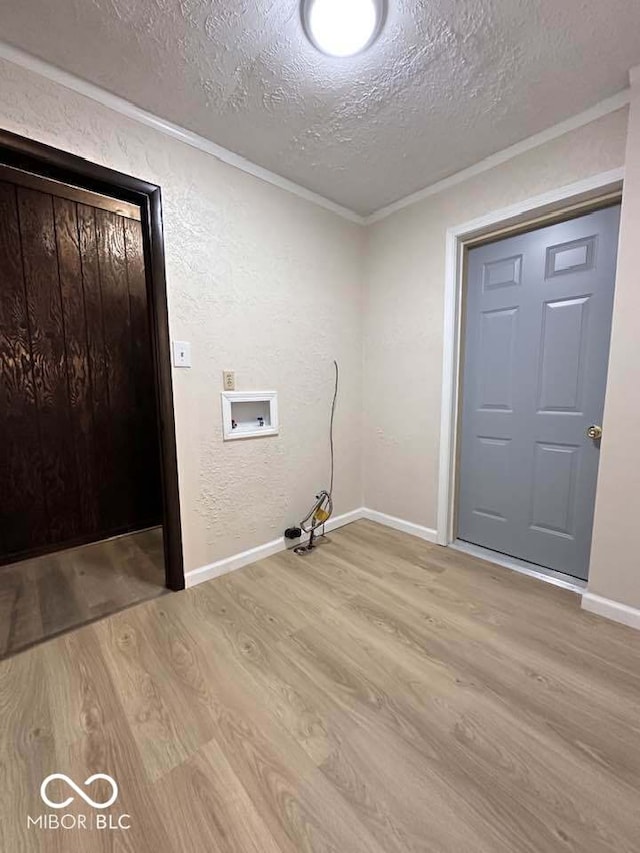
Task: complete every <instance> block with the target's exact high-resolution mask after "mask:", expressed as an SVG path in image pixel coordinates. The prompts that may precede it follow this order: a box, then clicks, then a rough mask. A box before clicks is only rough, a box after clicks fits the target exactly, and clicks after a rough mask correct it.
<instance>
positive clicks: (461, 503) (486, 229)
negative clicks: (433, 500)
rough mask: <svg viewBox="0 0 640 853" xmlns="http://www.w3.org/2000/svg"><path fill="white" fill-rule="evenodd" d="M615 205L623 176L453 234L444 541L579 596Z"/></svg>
mask: <svg viewBox="0 0 640 853" xmlns="http://www.w3.org/2000/svg"><path fill="white" fill-rule="evenodd" d="M620 197H621V175H619V174H617V173H607V174H606V175H602V176H596V177H595V178H594V179H592V180H590V181H589V182H582V183H581V184H578V185H574V186H572V187H567V188H565V189H564V190H560V191H558V193H557V194H555V197H550V196H544V197H540V198H538V199H533V200H531V201H530V202H525V203H523V204H522V205H519V206H518V207H517V208H511V209H509V210H508V211H501V212H500V211H499V212H497V213H496V214H493V215H491V216H489V217H486V218H484V219H483V220H477V221H476V222H472V223H468V224H467V225H466V226H460V227H459V228H457V229H452V231H450V232H449V234H448V244H449V245H448V248H449V252H448V276H447V317H446V325H445V335H448V336H449V338H448V339H447V337H445V368H444V376H443V412H442V446H441V469H440V492H439V494H440V504H439V519H438V541H439V543H440V544H443V545H454V547H462V548H472V549H476V550H479V549H482V550H483V556H485V557H486V558H487V557H488V558H491V556H492V555H493V558H494V559H495V561H496V562H500V563H502V564H505V561H506V562H507V563H508V562H509V561H511V562H512V563H513V566H512V568H514V569H516V570H517V571H525V572H528V573H531V574H534V575H535V576H537V577H539V576H541V575H545V574H546V576H548V577H549V578H550V579H551V580H552V581H556V582H557V581H558V580H559V581H560V583H561V585H562V579H563V578H566V580H567V582H568V583H569V585H571V583H572V582H573V583H574V585H576V588H577V587H578V586H579V585H580V584H581V582H583V581H584V580H586V578H587V575H588V561H589V550H590V541H591V527H592V521H593V506H594V503H595V487H596V476H597V466H598V459H599V442H600V436H599V434H598V432H599V428H600V427H601V424H602V411H603V407H604V391H605V384H606V372H607V362H608V352H609V340H610V333H611V313H612V304H613V286H614V281H615V265H616V259H617V257H616V256H617V228H618V218H619V203H620ZM583 232H584V233H583ZM583 421H584V423H583ZM587 421H588V423H587ZM527 567H530V568H529V569H528V568H527ZM575 579H579V580H577V581H575Z"/></svg>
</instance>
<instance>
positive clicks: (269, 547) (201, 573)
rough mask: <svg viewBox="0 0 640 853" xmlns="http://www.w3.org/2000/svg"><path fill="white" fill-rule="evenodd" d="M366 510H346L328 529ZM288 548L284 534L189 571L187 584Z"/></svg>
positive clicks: (237, 567) (330, 523)
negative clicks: (263, 543) (255, 546)
mask: <svg viewBox="0 0 640 853" xmlns="http://www.w3.org/2000/svg"><path fill="white" fill-rule="evenodd" d="M364 513H365V510H364V509H363V508H362V507H361V508H359V509H354V510H352V511H351V512H345V513H344V515H337V516H336V517H335V518H330V519H329V521H328V522H327V526H326V529H327V531H330V530H335V529H336V528H338V527H344V525H345V524H351V522H352V521H359V520H360V519H361V518H364V517H365V516H364ZM286 548H287V545H286V542H285V539H284V536H280V537H279V538H278V539H274V540H273V541H272V542H267V543H266V544H265V545H258V547H257V548H250V549H249V550H248V551H242V552H241V553H240V554H234V555H233V556H231V557H227V558H226V559H224V560H218V561H217V562H215V563H210V564H209V565H208V566H201V567H200V568H199V569H194V570H193V571H191V572H187V573H186V575H185V578H184V580H185V584H186V586H187V588H190V587H192V586H197V585H198V584H200V583H204V582H205V581H209V580H212V579H213V578H219V577H220V576H221V575H226V574H228V573H229V572H234V571H235V570H236V569H241V568H243V566H249V565H250V564H251V563H257V562H258V560H264V559H266V558H267V557H271V556H273V554H278V553H280V552H281V551H285V550H286Z"/></svg>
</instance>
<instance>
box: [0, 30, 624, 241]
mask: <svg viewBox="0 0 640 853" xmlns="http://www.w3.org/2000/svg"><path fill="white" fill-rule="evenodd" d="M0 59H4V60H6V61H8V62H11V63H13V64H14V65H18V66H20V67H21V68H24V69H26V70H27V71H31V72H33V73H35V74H39V75H40V76H41V77H45V78H46V79H48V80H51V81H52V82H54V83H58V84H59V85H61V86H64V87H65V88H67V89H71V90H72V91H74V92H76V93H77V94H79V95H84V97H86V98H90V99H91V100H93V101H96V102H97V103H99V104H102V106H104V107H107V108H108V109H111V110H113V111H114V112H117V113H120V115H123V116H125V117H127V118H129V119H132V120H133V121H137V122H140V123H141V124H144V125H146V126H147V127H150V128H152V129H153V130H156V131H158V132H159V133H163V134H165V136H170V137H171V138H173V139H176V140H178V141H179V142H183V143H185V144H186V145H190V146H191V147H192V148H197V149H198V150H199V151H204V152H205V153H207V154H210V155H211V156H212V157H215V158H216V159H217V160H220V161H221V162H222V163H226V165H228V166H232V167H233V168H235V169H240V171H242V172H246V173H247V174H249V175H252V176H253V177H255V178H259V179H260V180H262V181H265V182H266V183H268V184H272V185H273V186H276V187H278V188H279V189H282V190H285V191H286V192H289V193H292V194H293V195H296V196H298V197H299V198H302V199H304V200H305V201H309V202H311V203H312V204H315V205H317V206H318V207H322V208H324V209H325V210H329V211H331V212H332V213H335V214H337V215H338V216H340V217H342V218H343V219H346V220H348V221H349V222H354V223H356V224H357V225H372V224H373V223H375V222H380V221H381V220H382V219H386V218H387V217H388V216H391V215H392V214H393V213H396V212H397V211H399V210H403V209H404V208H405V207H410V206H411V205H414V204H418V203H419V202H421V201H423V200H424V199H426V198H429V197H430V196H432V195H436V194H437V193H440V192H443V191H444V190H447V189H450V188H451V187H454V186H457V185H458V184H461V183H463V182H464V181H467V180H469V179H470V178H473V177H475V176H476V175H480V174H482V173H483V172H487V171H489V170H490V169H494V168H495V167H496V166H499V165H500V164H502V163H506V162H508V161H509V160H512V159H513V158H514V157H518V156H519V155H520V154H525V153H526V152H527V151H531V150H532V149H534V148H538V147H539V146H540V145H544V144H545V143H546V142H551V141H552V140H554V139H558V138H559V137H561V136H564V134H566V133H570V132H571V131H572V130H577V129H578V128H580V127H584V126H585V125H587V124H589V123H590V122H592V121H596V120H597V119H599V118H602V117H603V116H605V115H608V114H609V113H612V112H615V111H616V110H619V109H622V108H623V107H625V106H627V104H629V101H630V99H631V89H629V88H627V89H624V90H623V91H621V92H618V93H617V94H616V95H613V96H611V97H610V98H606V99H605V100H604V101H600V103H598V104H596V105H595V106H593V107H591V108H590V109H588V110H584V111H583V112H581V113H578V114H577V115H575V116H572V117H571V118H568V119H566V120H565V121H562V122H560V123H559V124H556V125H554V126H553V127H550V128H547V130H543V131H542V132H541V133H537V134H535V135H534V136H530V137H528V138H527V139H524V140H522V142H517V143H516V144H515V145H511V146H509V147H508V148H505V149H503V150H502V151H498V152H496V153H495V154H491V155H490V156H489V157H486V158H485V159H484V160H481V161H480V162H478V163H475V164H474V165H473V166H469V167H468V168H466V169H462V170H461V171H460V172H455V173H454V174H453V175H450V176H449V177H447V178H444V179H443V180H441V181H437V182H436V183H434V184H430V185H429V186H427V187H425V188H424V189H422V190H419V191H418V192H415V193H411V195H408V196H405V197H404V198H401V199H399V200H398V201H395V202H393V203H392V204H389V205H386V206H385V207H382V208H380V209H379V210H377V211H375V212H374V213H372V214H370V215H369V216H361V215H360V214H359V213H356V212H355V211H353V210H350V209H349V208H347V207H344V206H343V205H341V204H337V202H334V201H331V200H330V199H328V198H325V197H324V196H321V195H319V194H318V193H314V192H312V190H309V189H307V188H306V187H303V186H300V185H299V184H296V183H295V182H294V181H290V180H288V179H287V178H284V177H282V175H278V174H276V173H275V172H270V171H269V170H268V169H265V168H263V167H262V166H258V165H257V164H256V163H252V162H251V161H250V160H247V159H246V158H244V157H241V156H240V155H239V154H235V153H234V152H233V151H229V150H228V149H227V148H223V147H222V146H220V145H216V143H215V142H211V140H209V139H206V138H205V137H204V136H200V135H199V134H197V133H193V132H192V131H190V130H187V129H186V128H184V127H180V125H177V124H173V122H170V121H167V120H166V119H163V118H160V117H159V116H156V115H154V114H153V113H150V112H147V111H146V110H143V109H142V108H141V107H138V106H136V105H135V104H132V103H131V102H130V101H127V100H125V99H124V98H121V97H120V96H119V95H114V94H113V93H112V92H108V91H107V90H106V89H102V88H101V87H100V86H96V85H95V84H93V83H89V82H88V81H86V80H83V79H82V78H81V77H77V76H76V75H75V74H71V73H70V72H68V71H64V70H63V69H61V68H58V67H57V66H55V65H51V64H50V63H49V62H45V61H44V60H42V59H38V57H36V56H33V55H32V54H30V53H27V52H26V51H24V50H22V49H21V48H18V47H14V46H13V45H11V44H8V43H7V42H3V41H0ZM629 76H630V79H631V81H632V82H634V83H636V84H637V83H638V81H639V80H640V66H637V67H636V68H633V69H631V71H630V72H629Z"/></svg>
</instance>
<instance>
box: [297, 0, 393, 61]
mask: <svg viewBox="0 0 640 853" xmlns="http://www.w3.org/2000/svg"><path fill="white" fill-rule="evenodd" d="M384 11H385V7H384V3H383V0H303V3H302V22H303V24H304V28H305V32H306V33H307V36H308V37H309V39H310V41H311V42H312V44H314V45H315V47H317V48H318V50H321V51H322V52H323V53H327V54H329V56H340V57H344V56H355V54H357V53H360V52H361V51H363V50H364V49H365V48H367V47H369V45H370V44H372V42H373V41H374V40H375V38H376V37H377V35H378V34H379V32H380V29H381V27H382V24H383V19H384Z"/></svg>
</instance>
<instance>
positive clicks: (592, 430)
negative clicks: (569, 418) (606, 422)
mask: <svg viewBox="0 0 640 853" xmlns="http://www.w3.org/2000/svg"><path fill="white" fill-rule="evenodd" d="M587 438H592V439H593V440H594V441H597V440H598V439H599V438H602V427H601V426H598V424H591V426H590V427H587Z"/></svg>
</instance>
